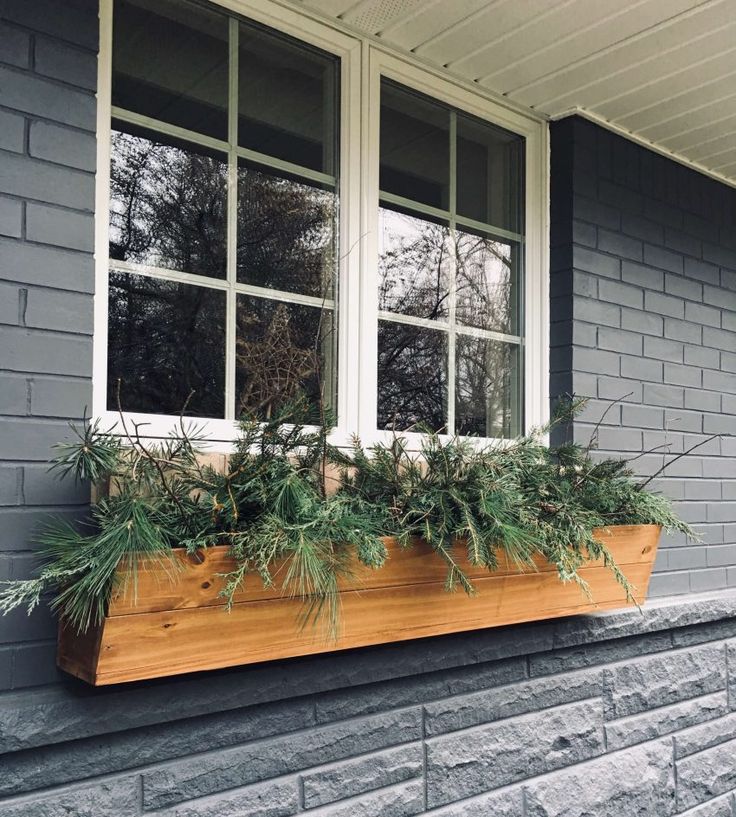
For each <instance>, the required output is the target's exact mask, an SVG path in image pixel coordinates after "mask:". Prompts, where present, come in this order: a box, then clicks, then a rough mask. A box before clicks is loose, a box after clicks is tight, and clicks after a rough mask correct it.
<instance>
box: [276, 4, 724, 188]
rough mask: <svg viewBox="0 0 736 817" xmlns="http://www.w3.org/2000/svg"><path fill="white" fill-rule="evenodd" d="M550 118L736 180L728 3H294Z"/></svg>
mask: <svg viewBox="0 0 736 817" xmlns="http://www.w3.org/2000/svg"><path fill="white" fill-rule="evenodd" d="M291 3H292V5H296V6H302V7H303V8H308V9H310V10H312V11H313V12H316V13H317V14H318V15H319V16H322V17H326V18H332V19H335V18H337V19H338V20H339V21H340V22H341V23H342V24H343V25H344V26H346V27H348V28H351V29H353V30H355V31H358V32H360V33H361V34H367V35H369V36H371V37H374V38H377V39H379V40H381V41H383V42H385V43H387V44H388V45H390V46H392V47H394V48H396V49H397V50H399V51H403V52H410V53H413V54H415V55H416V56H417V57H418V58H420V59H421V60H423V61H425V62H428V63H431V64H433V65H435V66H437V67H438V68H442V69H443V70H444V71H446V72H447V73H449V74H452V75H455V76H458V77H462V78H463V79H465V80H470V81H471V82H473V83H475V84H477V85H479V86H480V87H482V88H485V89H488V90H490V91H493V92H494V93H496V94H501V95H503V96H504V97H507V98H508V99H510V100H513V101H514V102H516V103H518V104H519V105H521V106H524V107H527V108H531V109H533V110H535V111H537V112H539V113H541V114H543V115H546V116H549V117H551V118H556V117H560V116H564V115H566V114H568V113H571V112H573V111H576V110H577V111H580V112H582V113H584V114H587V115H589V116H591V117H593V118H597V119H599V120H601V121H602V122H604V123H609V124H610V125H612V126H614V127H616V128H617V129H620V130H622V131H624V132H628V133H630V134H632V135H633V136H635V137H636V138H639V139H641V140H644V141H646V142H649V143H651V144H653V145H654V146H656V147H657V148H659V149H660V150H663V151H664V152H671V153H673V154H675V155H676V156H678V157H680V158H682V159H684V160H686V161H688V162H690V163H692V164H694V165H696V166H698V167H700V168H702V169H704V170H706V171H708V172H710V173H712V174H714V175H717V176H721V177H725V178H726V179H729V180H730V181H731V182H732V183H736V0H291Z"/></svg>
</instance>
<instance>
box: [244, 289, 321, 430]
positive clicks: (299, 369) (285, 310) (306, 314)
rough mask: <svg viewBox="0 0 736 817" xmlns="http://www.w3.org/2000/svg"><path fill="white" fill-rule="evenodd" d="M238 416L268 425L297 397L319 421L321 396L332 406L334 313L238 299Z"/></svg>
mask: <svg viewBox="0 0 736 817" xmlns="http://www.w3.org/2000/svg"><path fill="white" fill-rule="evenodd" d="M237 329H238V339H237V349H236V356H235V359H236V397H235V416H236V417H240V416H241V415H242V414H248V415H251V416H256V417H260V418H262V419H267V418H269V417H272V416H274V415H275V414H276V413H277V412H278V410H279V409H280V408H282V407H283V406H284V405H285V404H286V403H288V402H289V401H290V400H292V399H294V398H295V397H296V396H297V395H299V394H303V395H304V396H306V397H307V399H308V401H309V403H310V405H311V406H312V408H313V413H312V418H311V419H312V420H313V421H314V422H319V420H320V410H319V402H320V393H321V392H322V393H323V394H324V398H325V405H327V406H329V405H334V391H335V389H334V379H335V378H334V353H333V349H334V348H335V331H334V328H333V313H332V311H331V310H329V309H319V308H318V307H314V306H302V305H301V304H292V303H283V302H281V301H272V300H268V299H265V298H251V297H249V296H242V295H239V296H238V309H237Z"/></svg>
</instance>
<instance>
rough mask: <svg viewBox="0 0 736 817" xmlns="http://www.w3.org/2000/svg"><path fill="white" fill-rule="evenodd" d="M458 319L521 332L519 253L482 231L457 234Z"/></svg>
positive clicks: (468, 322) (490, 327)
mask: <svg viewBox="0 0 736 817" xmlns="http://www.w3.org/2000/svg"><path fill="white" fill-rule="evenodd" d="M455 252H456V259H457V296H456V298H457V312H456V316H457V320H458V322H459V323H463V324H465V325H466V326H475V327H478V328H479V329H490V330H493V331H496V332H504V333H505V334H507V335H515V334H517V333H518V329H517V327H518V318H517V312H518V303H517V302H518V291H519V287H518V268H517V262H518V257H519V252H518V248H517V247H512V246H510V245H509V244H505V243H503V242H501V241H494V240H493V239H491V238H488V237H487V236H484V235H483V234H481V233H472V232H470V231H465V232H463V231H461V230H458V231H456V233H455Z"/></svg>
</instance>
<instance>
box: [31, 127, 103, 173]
mask: <svg viewBox="0 0 736 817" xmlns="http://www.w3.org/2000/svg"><path fill="white" fill-rule="evenodd" d="M29 150H30V154H31V156H33V157H35V158H36V159H46V160H47V161H49V162H56V163H57V164H62V165H66V166H67V167H73V168H77V169H78V170H87V171H90V172H94V169H95V164H96V162H95V151H96V142H95V138H94V136H92V135H91V134H89V133H86V132H84V131H79V130H73V129H72V128H65V127H62V126H60V125H55V124H53V123H52V122H33V123H32V124H31V130H30V137H29Z"/></svg>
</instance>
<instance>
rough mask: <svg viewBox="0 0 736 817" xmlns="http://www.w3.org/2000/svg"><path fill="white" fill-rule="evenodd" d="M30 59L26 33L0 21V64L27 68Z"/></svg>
mask: <svg viewBox="0 0 736 817" xmlns="http://www.w3.org/2000/svg"><path fill="white" fill-rule="evenodd" d="M30 58H31V38H30V37H29V36H28V33H27V32H25V31H21V30H20V29H18V28H13V27H11V26H9V25H8V24H7V23H5V22H3V21H0V62H4V63H7V64H8V65H16V66H18V68H27V67H28V65H29V63H30Z"/></svg>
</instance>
